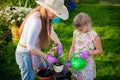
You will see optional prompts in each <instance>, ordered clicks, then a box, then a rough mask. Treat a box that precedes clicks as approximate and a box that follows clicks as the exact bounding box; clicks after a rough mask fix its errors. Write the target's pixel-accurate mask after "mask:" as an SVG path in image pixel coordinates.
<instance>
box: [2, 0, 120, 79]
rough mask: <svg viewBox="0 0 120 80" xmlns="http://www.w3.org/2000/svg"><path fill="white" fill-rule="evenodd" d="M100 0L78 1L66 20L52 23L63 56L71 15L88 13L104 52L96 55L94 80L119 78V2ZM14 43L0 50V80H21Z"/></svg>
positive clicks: (67, 46)
mask: <svg viewBox="0 0 120 80" xmlns="http://www.w3.org/2000/svg"><path fill="white" fill-rule="evenodd" d="M99 3H100V0H81V2H79V3H78V4H77V6H76V10H75V11H70V17H69V19H68V20H67V21H61V23H59V24H53V26H54V29H55V32H56V33H57V34H58V36H59V38H60V40H61V42H62V44H63V48H64V52H65V54H66V57H67V55H68V53H69V49H70V46H71V43H72V35H73V31H74V27H73V26H72V21H73V18H74V17H75V15H76V14H78V13H79V12H85V13H87V14H89V15H90V17H91V19H92V23H93V28H94V29H95V30H96V31H97V32H98V34H99V35H100V37H101V41H102V46H103V53H102V54H101V55H98V56H95V61H96V68H97V76H96V79H95V80H120V75H119V74H120V66H119V65H120V50H119V49H120V33H119V32H120V31H119V30H120V16H119V14H120V5H119V4H117V5H116V4H110V5H107V4H99ZM15 47H16V46H15V45H13V44H12V43H9V44H7V45H5V46H4V47H3V48H2V50H1V51H3V52H1V53H0V63H1V65H0V73H1V74H0V80H8V79H9V80H21V79H20V71H19V69H18V66H17V64H16V62H15V54H14V51H15Z"/></svg>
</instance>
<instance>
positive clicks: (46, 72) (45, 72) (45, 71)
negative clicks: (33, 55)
mask: <svg viewBox="0 0 120 80" xmlns="http://www.w3.org/2000/svg"><path fill="white" fill-rule="evenodd" d="M52 75H53V73H52V71H51V70H50V69H42V70H40V71H39V72H38V76H40V77H50V76H52Z"/></svg>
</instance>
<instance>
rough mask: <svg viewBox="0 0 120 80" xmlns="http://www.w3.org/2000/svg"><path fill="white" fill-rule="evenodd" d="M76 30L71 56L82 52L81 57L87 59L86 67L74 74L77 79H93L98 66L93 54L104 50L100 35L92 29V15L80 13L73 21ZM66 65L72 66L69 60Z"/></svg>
mask: <svg viewBox="0 0 120 80" xmlns="http://www.w3.org/2000/svg"><path fill="white" fill-rule="evenodd" d="M73 24H74V27H75V29H76V30H75V31H74V33H73V41H72V46H71V49H70V53H69V56H70V55H71V54H72V53H76V52H77V53H78V52H79V53H80V57H81V58H83V59H85V60H87V64H86V66H85V68H83V69H81V70H78V71H75V70H72V71H71V72H72V74H73V75H74V76H75V78H76V79H77V80H93V79H94V78H95V76H96V69H95V68H96V66H95V61H94V58H93V56H95V55H98V54H100V53H101V52H102V46H101V41H100V37H99V36H98V34H97V33H96V31H94V30H93V29H92V26H91V25H92V23H91V19H90V17H89V16H88V15H87V14H86V13H79V14H78V15H77V16H76V17H75V18H74V21H73ZM66 65H68V66H70V64H69V60H68V61H67V63H66Z"/></svg>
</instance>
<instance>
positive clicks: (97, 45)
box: [90, 36, 103, 55]
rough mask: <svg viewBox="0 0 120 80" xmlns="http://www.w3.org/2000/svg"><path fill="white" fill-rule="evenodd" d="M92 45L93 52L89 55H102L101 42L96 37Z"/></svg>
mask: <svg viewBox="0 0 120 80" xmlns="http://www.w3.org/2000/svg"><path fill="white" fill-rule="evenodd" d="M94 45H95V48H96V49H95V50H94V51H92V52H91V53H90V54H91V55H97V54H100V53H102V51H103V49H102V45H101V40H100V37H99V36H97V37H96V38H95V40H94Z"/></svg>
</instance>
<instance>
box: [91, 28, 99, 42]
mask: <svg viewBox="0 0 120 80" xmlns="http://www.w3.org/2000/svg"><path fill="white" fill-rule="evenodd" d="M90 34H91V37H92V40H93V41H94V40H95V38H96V37H97V36H98V34H97V32H96V31H94V30H93V31H92V32H91V33H90Z"/></svg>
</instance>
